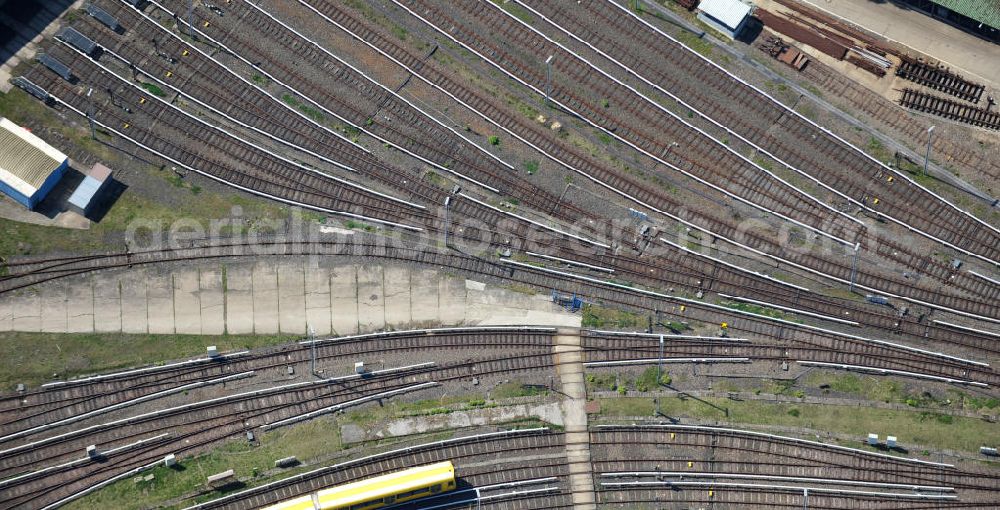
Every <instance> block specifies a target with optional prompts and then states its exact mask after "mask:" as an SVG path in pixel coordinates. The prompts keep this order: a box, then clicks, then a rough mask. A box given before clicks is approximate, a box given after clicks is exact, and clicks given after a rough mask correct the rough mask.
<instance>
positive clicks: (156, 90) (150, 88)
mask: <svg viewBox="0 0 1000 510" xmlns="http://www.w3.org/2000/svg"><path fill="white" fill-rule="evenodd" d="M142 88H144V89H146V92H149V93H150V94H153V95H154V96H156V97H166V96H167V94H166V93H164V92H163V89H161V88H160V87H157V86H156V84H155V83H149V82H143V83H142Z"/></svg>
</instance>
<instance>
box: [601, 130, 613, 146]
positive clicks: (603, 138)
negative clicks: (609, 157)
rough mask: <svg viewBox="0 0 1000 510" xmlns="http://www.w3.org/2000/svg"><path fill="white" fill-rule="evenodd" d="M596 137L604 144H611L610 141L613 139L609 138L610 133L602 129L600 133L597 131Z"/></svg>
mask: <svg viewBox="0 0 1000 510" xmlns="http://www.w3.org/2000/svg"><path fill="white" fill-rule="evenodd" d="M597 139H598V140H600V141H601V143H603V144H604V145H611V142H612V140H613V139H612V138H611V135H609V134H607V133H605V132H603V131H601V132H600V133H597Z"/></svg>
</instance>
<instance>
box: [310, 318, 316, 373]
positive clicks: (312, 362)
mask: <svg viewBox="0 0 1000 510" xmlns="http://www.w3.org/2000/svg"><path fill="white" fill-rule="evenodd" d="M309 339H310V340H312V343H311V348H310V351H311V352H310V365H311V370H312V374H313V375H316V330H315V329H313V327H312V325H311V324H310V325H309Z"/></svg>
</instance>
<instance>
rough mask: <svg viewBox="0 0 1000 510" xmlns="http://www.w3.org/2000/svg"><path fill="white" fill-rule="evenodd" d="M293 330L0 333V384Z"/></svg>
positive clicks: (171, 356)
mask: <svg viewBox="0 0 1000 510" xmlns="http://www.w3.org/2000/svg"><path fill="white" fill-rule="evenodd" d="M298 338H299V337H297V336H291V335H274V336H254V335H245V336H244V335H232V336H201V335H126V334H121V333H20V332H8V333H0V359H3V360H4V370H3V371H0V387H2V388H12V387H14V386H15V385H17V383H25V384H29V385H38V384H41V383H43V382H46V381H49V380H51V379H52V374H59V377H58V378H59V379H66V378H69V377H74V376H79V375H86V374H95V373H99V372H107V371H111V370H119V369H124V368H128V367H136V366H143V365H149V364H162V363H164V362H166V361H169V360H176V359H189V358H191V357H193V356H195V357H196V356H199V355H204V354H205V347H207V346H209V345H215V346H218V348H219V350H220V351H232V350H242V349H252V348H255V347H261V346H265V345H275V344H281V343H286V342H291V341H294V340H296V339H298Z"/></svg>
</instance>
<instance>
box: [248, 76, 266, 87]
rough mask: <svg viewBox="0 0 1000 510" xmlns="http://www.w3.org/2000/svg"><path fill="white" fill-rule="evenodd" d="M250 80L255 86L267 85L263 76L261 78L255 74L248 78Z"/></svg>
mask: <svg viewBox="0 0 1000 510" xmlns="http://www.w3.org/2000/svg"><path fill="white" fill-rule="evenodd" d="M250 79H251V80H252V81H253V82H254V83H256V84H257V85H261V86H264V85H267V84H268V83H269V82H268V79H267V78H265V77H263V76H261V75H259V74H257V73H254V74H253V76H251V77H250Z"/></svg>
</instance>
